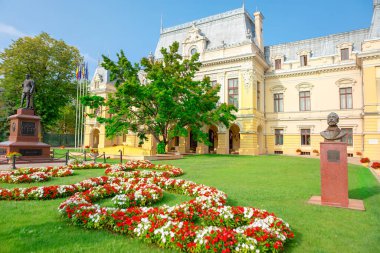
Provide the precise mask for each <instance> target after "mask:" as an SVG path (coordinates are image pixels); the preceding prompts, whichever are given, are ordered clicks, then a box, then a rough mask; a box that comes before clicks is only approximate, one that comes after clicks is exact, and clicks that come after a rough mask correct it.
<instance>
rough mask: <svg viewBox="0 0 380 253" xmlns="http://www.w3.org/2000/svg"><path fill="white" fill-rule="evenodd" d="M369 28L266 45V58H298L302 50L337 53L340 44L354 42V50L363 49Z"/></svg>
mask: <svg viewBox="0 0 380 253" xmlns="http://www.w3.org/2000/svg"><path fill="white" fill-rule="evenodd" d="M368 32H369V29H360V30H355V31H351V32H344V33H337V34H332V35H328V36H323V37H318V38H313V39H307V40H300V41H295V42H289V43H283V44H278V45H273V46H266V47H265V49H264V51H265V58H266V60H267V61H268V62H270V61H271V58H272V57H275V56H277V55H284V56H285V61H289V60H297V59H298V57H299V56H298V55H297V53H298V52H299V51H302V50H308V51H311V57H320V56H327V55H335V54H336V52H337V46H338V45H339V44H342V43H345V42H349V43H353V48H352V50H353V51H360V50H361V43H362V42H363V41H364V40H366V39H367V37H368Z"/></svg>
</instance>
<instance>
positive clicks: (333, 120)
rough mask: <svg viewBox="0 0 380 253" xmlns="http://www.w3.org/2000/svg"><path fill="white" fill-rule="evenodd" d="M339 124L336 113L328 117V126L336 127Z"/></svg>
mask: <svg viewBox="0 0 380 253" xmlns="http://www.w3.org/2000/svg"><path fill="white" fill-rule="evenodd" d="M338 123H339V116H338V114H336V113H335V112H331V113H330V114H329V115H328V116H327V124H328V125H329V126H336V125H337V124H338Z"/></svg>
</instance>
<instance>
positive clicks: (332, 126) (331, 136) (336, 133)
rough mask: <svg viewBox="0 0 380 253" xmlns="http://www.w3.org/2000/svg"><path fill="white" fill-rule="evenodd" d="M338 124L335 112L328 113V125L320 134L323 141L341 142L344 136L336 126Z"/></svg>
mask: <svg viewBox="0 0 380 253" xmlns="http://www.w3.org/2000/svg"><path fill="white" fill-rule="evenodd" d="M338 123H339V116H338V114H336V113H335V112H332V113H330V114H329V115H328V116H327V124H328V125H329V126H328V127H327V129H326V130H325V131H322V132H321V135H322V137H323V138H325V141H342V138H343V137H344V136H345V135H346V133H343V132H342V131H341V130H340V129H339V127H338V126H337V124H338Z"/></svg>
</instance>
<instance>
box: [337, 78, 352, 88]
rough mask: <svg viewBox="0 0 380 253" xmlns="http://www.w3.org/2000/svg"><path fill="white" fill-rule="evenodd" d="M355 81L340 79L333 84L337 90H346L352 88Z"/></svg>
mask: <svg viewBox="0 0 380 253" xmlns="http://www.w3.org/2000/svg"><path fill="white" fill-rule="evenodd" d="M355 83H356V81H355V80H354V79H352V78H341V79H339V80H338V81H336V82H335V84H336V86H338V87H339V88H346V87H352V86H354V85H355Z"/></svg>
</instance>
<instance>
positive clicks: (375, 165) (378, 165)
mask: <svg viewBox="0 0 380 253" xmlns="http://www.w3.org/2000/svg"><path fill="white" fill-rule="evenodd" d="M371 167H372V168H374V169H380V163H379V162H374V163H372V166H371Z"/></svg>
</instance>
